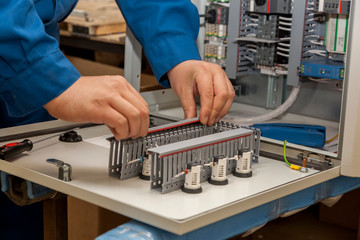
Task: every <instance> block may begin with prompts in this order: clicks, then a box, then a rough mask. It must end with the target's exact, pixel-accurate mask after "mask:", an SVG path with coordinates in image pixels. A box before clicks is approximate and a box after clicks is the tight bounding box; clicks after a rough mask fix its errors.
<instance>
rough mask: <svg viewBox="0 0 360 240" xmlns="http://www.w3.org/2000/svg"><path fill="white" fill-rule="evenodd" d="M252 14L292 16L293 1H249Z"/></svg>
mask: <svg viewBox="0 0 360 240" xmlns="http://www.w3.org/2000/svg"><path fill="white" fill-rule="evenodd" d="M248 1H249V10H250V12H258V13H267V14H291V12H292V0H248Z"/></svg>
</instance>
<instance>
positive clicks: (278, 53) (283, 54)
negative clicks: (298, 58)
mask: <svg viewBox="0 0 360 240" xmlns="http://www.w3.org/2000/svg"><path fill="white" fill-rule="evenodd" d="M276 54H277V55H280V56H283V57H290V56H289V54H285V53H282V52H276Z"/></svg>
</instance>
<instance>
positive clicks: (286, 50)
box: [277, 47, 290, 52]
mask: <svg viewBox="0 0 360 240" xmlns="http://www.w3.org/2000/svg"><path fill="white" fill-rule="evenodd" d="M277 50H280V51H284V52H290V49H286V48H282V47H278V48H277Z"/></svg>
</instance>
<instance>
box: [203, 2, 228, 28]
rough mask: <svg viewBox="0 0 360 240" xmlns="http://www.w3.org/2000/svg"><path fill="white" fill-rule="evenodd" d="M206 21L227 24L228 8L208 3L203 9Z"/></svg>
mask: <svg viewBox="0 0 360 240" xmlns="http://www.w3.org/2000/svg"><path fill="white" fill-rule="evenodd" d="M205 12H206V15H207V17H206V22H207V23H211V24H224V25H227V24H228V19H229V8H228V7H225V6H221V5H217V4H210V5H209V6H207V7H206V9H205Z"/></svg>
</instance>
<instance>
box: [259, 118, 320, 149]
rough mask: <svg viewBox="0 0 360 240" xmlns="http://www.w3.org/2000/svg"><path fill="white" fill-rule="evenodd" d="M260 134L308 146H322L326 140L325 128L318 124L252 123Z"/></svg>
mask: <svg viewBox="0 0 360 240" xmlns="http://www.w3.org/2000/svg"><path fill="white" fill-rule="evenodd" d="M253 127H254V128H257V129H260V131H261V136H263V137H267V138H272V139H276V140H280V141H285V140H287V141H288V142H290V143H294V144H299V145H303V146H308V147H314V148H322V147H324V145H325V140H326V128H325V127H323V126H318V125H305V124H290V123H265V124H254V125H253Z"/></svg>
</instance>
